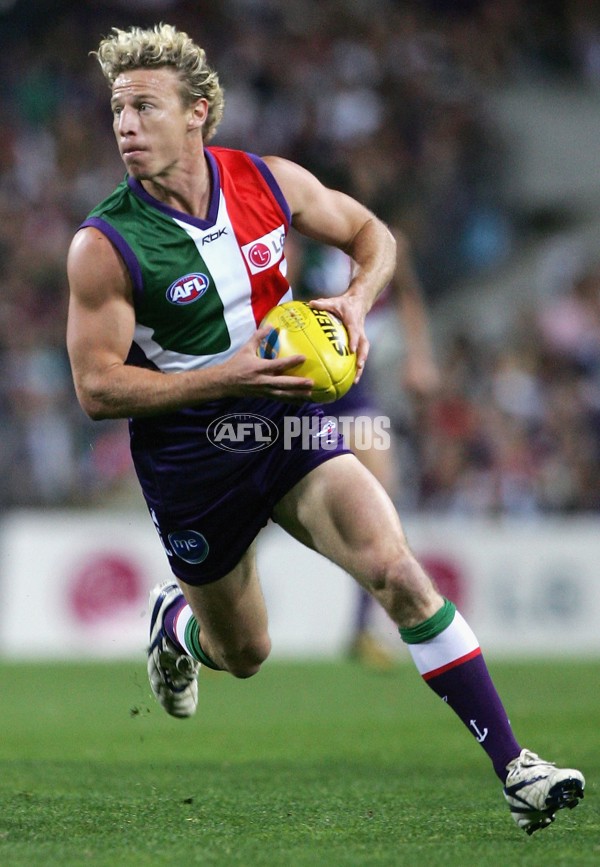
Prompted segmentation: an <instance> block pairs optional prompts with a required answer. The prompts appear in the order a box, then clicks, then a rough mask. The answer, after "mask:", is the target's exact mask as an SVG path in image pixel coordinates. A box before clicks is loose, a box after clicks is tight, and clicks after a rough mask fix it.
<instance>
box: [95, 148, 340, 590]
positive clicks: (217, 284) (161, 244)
mask: <svg viewBox="0 0 600 867" xmlns="http://www.w3.org/2000/svg"><path fill="white" fill-rule="evenodd" d="M205 154H206V158H207V161H208V166H209V170H210V179H211V193H210V202H209V207H208V214H207V217H206V219H205V220H199V219H195V218H194V217H191V216H189V215H187V214H184V213H181V212H179V211H176V210H174V209H173V208H170V207H168V206H167V205H164V204H163V203H161V202H159V201H157V200H156V199H154V198H153V197H152V196H150V195H149V194H148V193H147V192H146V191H145V190H144V188H143V186H142V185H141V184H140V183H138V182H137V181H135V180H134V179H132V178H128V179H126V180H125V181H123V183H121V184H119V186H118V187H117V188H116V189H115V190H114V192H113V193H112V195H110V196H109V197H108V198H107V199H105V200H104V201H103V202H102V203H101V204H100V205H98V207H96V208H95V209H94V210H93V211H92V212H91V213H90V215H89V216H88V218H87V219H86V220H85V222H84V223H83V224H82V226H94V227H96V228H97V229H99V230H100V231H101V232H103V233H104V234H105V235H106V236H107V237H108V238H109V240H110V241H111V242H112V243H113V245H114V246H115V248H116V249H117V250H118V251H119V253H120V255H121V257H122V259H123V261H124V263H125V265H126V267H127V269H128V271H129V274H130V277H131V281H132V285H133V295H134V299H133V300H134V306H135V315H136V326H135V333H134V337H133V342H132V346H131V350H130V352H129V356H128V359H127V363H128V364H133V365H137V366H142V367H149V368H152V369H154V370H158V371H162V372H163V373H164V374H165V375H171V374H176V373H177V372H179V371H185V370H193V369H198V368H202V367H203V366H207V365H214V364H218V363H220V362H223V361H226V360H227V359H228V358H230V357H231V356H232V355H233V354H234V353H235V352H237V351H238V350H239V349H240V348H241V347H242V346H243V345H244V344H245V343H246V342H247V341H248V340H249V339H250V337H251V336H252V334H253V333H254V332H255V330H256V326H257V325H258V323H259V322H260V321H261V319H262V318H263V316H264V315H265V313H266V312H267V311H268V310H269V309H270V308H271V307H273V306H274V305H275V304H278V303H279V302H281V301H287V300H289V299H291V297H292V294H291V289H290V286H289V283H288V281H287V279H286V263H285V258H284V241H285V238H286V234H287V231H288V229H289V224H290V216H291V215H290V210H289V207H288V205H287V203H286V201H285V199H284V197H283V194H282V192H281V190H280V188H279V186H278V184H277V182H276V181H275V179H274V177H273V175H272V174H271V172H270V171H269V169H268V167H267V166H266V164H265V163H264V162H263V161H262V160H261V159H260V158H259V157H256V156H254V155H252V154H248V153H245V152H243V151H235V150H229V149H223V148H207V149H205ZM289 416H295V417H296V418H294V419H293V421H295V422H296V421H298V418H300V420H302V417H304V416H306V417H307V418H306V422H308V423H310V425H311V426H310V429H309V428H306V430H307V431H308V436H309V447H307V446H306V445H305V439H304V436H298V435H297V436H296V437H295V439H292V441H291V442H288V440H287V438H286V435H285V434H286V430H287V428H286V422H287V421H288V417H289ZM238 422H239V424H240V426H239V428H238ZM215 425H217V428H215ZM219 425H221V426H220V427H219ZM322 425H323V413H322V410H320V408H318V407H316V406H315V405H314V404H310V403H306V404H303V405H301V406H294V405H290V404H286V403H283V402H281V401H275V400H268V399H266V398H228V399H221V400H215V401H208V402H204V403H200V404H198V405H195V406H190V407H186V408H183V409H180V410H178V411H176V412H168V413H159V414H157V415H153V416H148V417H140V418H133V419H130V433H131V453H132V457H133V461H134V465H135V469H136V472H137V475H138V479H139V481H140V484H141V487H142V490H143V492H144V497H145V499H146V503H147V505H148V508H149V510H150V513H151V515H152V519H153V521H154V523H155V525H156V527H157V530H158V533H159V535H160V538H161V541H162V543H163V545H164V547H165V551H166V553H167V556H168V557H169V560H170V564H171V568H172V570H173V572H174V573H175V574H176V575H178V576H179V577H180V578H182V579H183V580H184V581H187V582H188V583H191V584H199V583H206V582H209V581H214V580H217V579H218V578H220V577H222V575H224V574H227V573H228V572H229V571H230V570H231V569H232V568H233V567H234V566H235V564H236V563H237V562H239V560H240V558H241V557H242V556H243V554H244V552H245V550H246V549H247V548H248V546H249V545H250V544H251V542H252V540H253V539H254V538H255V536H256V534H257V533H258V532H259V530H260V528H261V527H262V526H264V525H265V524H266V522H267V521H268V519H269V517H270V515H271V512H272V509H273V508H274V504H275V503H277V502H278V501H279V499H280V498H281V497H282V496H283V495H284V494H285V493H286V491H288V490H289V489H290V488H291V487H292V486H293V485H294V484H295V483H296V482H297V481H298V480H299V479H300V478H302V477H303V476H304V475H305V474H306V473H308V472H310V471H311V470H312V469H314V468H315V467H316V466H318V465H319V464H320V463H322V462H323V461H326V460H329V459H330V458H332V457H334V456H336V455H338V454H340V453H342V452H344V451H346V449H345V447H344V445H343V441H342V438H341V437H339V436H338V435H337V434H336V433H335V431H333V432H332V431H331V430H330V427H325V428H322ZM230 429H231V436H230V434H229V430H230ZM267 429H268V432H269V438H268V439H266V440H265V430H267ZM215 430H217V431H219V432H223V436H225V437H227V439H223V438H222V437H221V435H220V433H219V435H218V436H217V435H214V436H213V434H211V431H213V433H214V431H215ZM303 430H304V429H303ZM238 431H242V434H241V436H242V440H241V442H240V437H239V436H238ZM324 433H326V434H327V436H324ZM265 444H266V445H268V446H269V447H268V448H266V445H265ZM200 543H201V545H200ZM188 546H191V548H190V550H192V551H193V556H192V554H190V553H189V552H188ZM198 551H200V554H198Z"/></svg>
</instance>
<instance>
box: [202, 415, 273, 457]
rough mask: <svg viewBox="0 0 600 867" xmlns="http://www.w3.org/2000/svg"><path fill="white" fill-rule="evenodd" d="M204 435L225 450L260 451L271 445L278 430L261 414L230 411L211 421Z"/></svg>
mask: <svg viewBox="0 0 600 867" xmlns="http://www.w3.org/2000/svg"><path fill="white" fill-rule="evenodd" d="M206 435H207V437H208V439H209V440H210V442H211V443H212V444H213V446H216V447H217V448H218V449H223V450H224V451H226V452H260V451H262V449H266V448H268V447H269V446H271V445H273V443H274V442H275V440H276V439H277V437H278V436H279V430H278V428H277V425H276V424H275V422H273V421H271V419H270V418H265V417H264V416H262V415H256V414H255V413H252V412H246V413H231V414H230V415H222V416H221V417H220V418H217V419H215V420H214V421H212V422H211V423H210V424H209V426H208V430H207V431H206Z"/></svg>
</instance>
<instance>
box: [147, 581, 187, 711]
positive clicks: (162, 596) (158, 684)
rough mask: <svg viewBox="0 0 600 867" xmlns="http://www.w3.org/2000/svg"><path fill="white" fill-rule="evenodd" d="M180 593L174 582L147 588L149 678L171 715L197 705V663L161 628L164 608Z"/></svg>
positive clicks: (160, 701)
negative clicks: (148, 601) (148, 591)
mask: <svg viewBox="0 0 600 867" xmlns="http://www.w3.org/2000/svg"><path fill="white" fill-rule="evenodd" d="M179 596H182V593H181V590H180V589H179V587H178V586H177V584H173V583H165V584H157V585H156V587H154V588H153V590H152V591H151V592H150V647H149V648H148V678H149V679H150V686H151V688H152V692H153V693H154V695H155V697H156V700H157V701H158V703H159V704H160V705H161V706H162V707H163V708H164V709H165V710H166V712H167V713H168V714H170V715H171V716H175V717H179V718H185V717H189V716H193V714H194V713H195V712H196V707H197V706H198V671H199V669H200V663H199V662H197V661H196V660H195V659H193V657H191V656H188V655H187V653H183V652H182V651H181V650H179V648H177V647H175V645H174V644H173V642H172V641H171V640H170V638H169V637H168V636H167V634H166V633H165V630H164V616H165V613H166V611H167V608H170V606H171V605H172V604H173V603H174V602H175V601H176V600H177V598H178V597H179Z"/></svg>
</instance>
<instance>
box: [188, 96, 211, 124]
mask: <svg viewBox="0 0 600 867" xmlns="http://www.w3.org/2000/svg"><path fill="white" fill-rule="evenodd" d="M207 117H208V102H207V101H206V99H204V97H202V98H201V99H197V100H196V102H193V103H192V105H191V106H190V117H189V120H188V129H198V128H199V127H203V126H204V124H205V123H206V118H207Z"/></svg>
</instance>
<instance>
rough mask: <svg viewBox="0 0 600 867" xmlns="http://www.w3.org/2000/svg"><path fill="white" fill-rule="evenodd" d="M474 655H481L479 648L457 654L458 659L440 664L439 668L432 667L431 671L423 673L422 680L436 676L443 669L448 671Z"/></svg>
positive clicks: (442, 671) (473, 657)
mask: <svg viewBox="0 0 600 867" xmlns="http://www.w3.org/2000/svg"><path fill="white" fill-rule="evenodd" d="M476 656H481V648H480V647H476V648H475V650H472V651H471V652H470V653H465V655H464V656H459V657H458V659H455V660H453V661H452V662H449V663H448V664H447V665H441V666H440V667H439V668H434V669H433V670H432V671H427V672H425V674H424V675H423V680H431V678H432V677H437V676H438V675H439V674H443V673H444V672H445V671H450V669H451V668H456V667H457V666H458V665H462V664H463V663H464V662H468V661H469V660H470V659H475V657H476Z"/></svg>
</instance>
